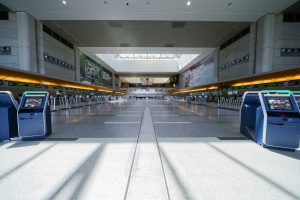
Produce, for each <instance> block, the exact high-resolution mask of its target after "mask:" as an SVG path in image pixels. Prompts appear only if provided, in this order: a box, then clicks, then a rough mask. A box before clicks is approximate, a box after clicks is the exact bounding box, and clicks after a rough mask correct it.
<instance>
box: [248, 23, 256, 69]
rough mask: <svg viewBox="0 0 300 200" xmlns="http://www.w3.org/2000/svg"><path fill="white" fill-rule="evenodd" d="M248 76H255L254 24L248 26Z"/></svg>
mask: <svg viewBox="0 0 300 200" xmlns="http://www.w3.org/2000/svg"><path fill="white" fill-rule="evenodd" d="M249 59H250V60H249V74H255V64H256V63H255V62H256V23H252V24H251V25H250V49H249Z"/></svg>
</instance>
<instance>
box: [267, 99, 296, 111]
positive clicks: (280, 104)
mask: <svg viewBox="0 0 300 200" xmlns="http://www.w3.org/2000/svg"><path fill="white" fill-rule="evenodd" d="M267 101H268V105H269V109H270V110H287V111H290V110H294V109H293V106H292V104H291V101H290V98H289V97H267Z"/></svg>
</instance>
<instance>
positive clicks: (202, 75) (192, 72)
mask: <svg viewBox="0 0 300 200" xmlns="http://www.w3.org/2000/svg"><path fill="white" fill-rule="evenodd" d="M213 81H214V55H213V54H210V55H208V56H207V57H205V58H204V59H202V60H201V61H200V62H198V63H197V64H195V65H194V66H192V67H191V68H189V69H188V70H186V71H185V72H183V73H182V74H181V75H180V87H181V88H191V87H197V86H200V85H206V84H210V83H213Z"/></svg>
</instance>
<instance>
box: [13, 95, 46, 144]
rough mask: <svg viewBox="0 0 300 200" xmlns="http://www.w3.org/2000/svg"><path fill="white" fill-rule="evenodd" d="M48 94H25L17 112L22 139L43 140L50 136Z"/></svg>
mask: <svg viewBox="0 0 300 200" xmlns="http://www.w3.org/2000/svg"><path fill="white" fill-rule="evenodd" d="M48 97H49V94H48V92H25V93H24V94H23V96H22V99H21V103H20V106H19V110H18V122H19V133H20V136H21V137H22V139H33V138H44V137H46V136H48V135H50V134H51V114H50V107H49V106H48Z"/></svg>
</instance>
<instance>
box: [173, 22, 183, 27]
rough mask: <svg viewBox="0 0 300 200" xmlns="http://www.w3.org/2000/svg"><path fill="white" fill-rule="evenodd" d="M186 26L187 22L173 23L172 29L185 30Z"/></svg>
mask: <svg viewBox="0 0 300 200" xmlns="http://www.w3.org/2000/svg"><path fill="white" fill-rule="evenodd" d="M185 25H186V22H173V23H172V28H184V27H185Z"/></svg>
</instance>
